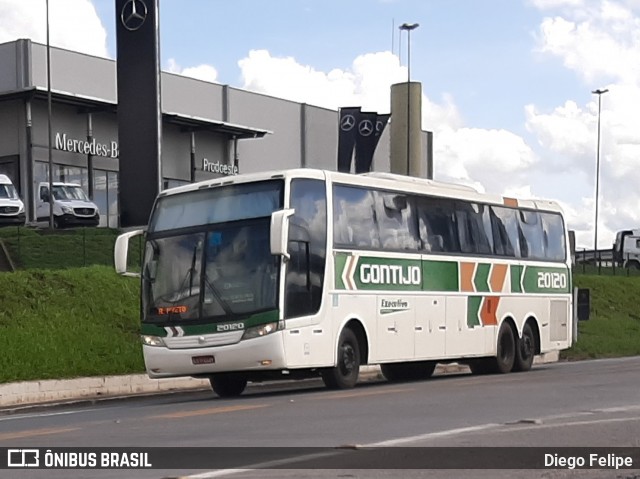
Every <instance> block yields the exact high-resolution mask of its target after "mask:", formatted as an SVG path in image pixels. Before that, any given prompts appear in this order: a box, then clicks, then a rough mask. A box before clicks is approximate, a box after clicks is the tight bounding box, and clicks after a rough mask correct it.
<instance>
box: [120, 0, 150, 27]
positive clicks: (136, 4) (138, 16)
mask: <svg viewBox="0 0 640 479" xmlns="http://www.w3.org/2000/svg"><path fill="white" fill-rule="evenodd" d="M147 13H148V12H147V6H146V5H145V3H144V2H143V1H142V0H129V1H128V2H127V3H125V4H124V7H122V12H120V21H121V22H122V25H123V26H124V28H126V29H127V30H129V31H130V32H133V31H135V30H137V29H138V28H140V27H141V26H142V24H143V23H144V21H145V20H146V18H147Z"/></svg>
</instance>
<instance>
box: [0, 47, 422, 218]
mask: <svg viewBox="0 0 640 479" xmlns="http://www.w3.org/2000/svg"><path fill="white" fill-rule="evenodd" d="M46 50H47V49H46V47H45V45H42V44H38V43H35V42H32V41H31V40H17V41H14V42H9V43H4V44H0V65H2V67H0V125H1V128H0V174H6V175H8V176H9V177H10V178H11V179H12V181H13V183H14V185H15V186H16V189H17V190H18V192H19V194H20V196H21V197H22V199H23V201H24V203H25V207H26V212H27V221H28V222H32V221H35V216H36V215H35V211H36V202H37V190H38V184H39V183H41V182H46V181H49V158H50V155H51V161H52V164H53V180H54V181H66V182H72V183H78V184H80V185H82V187H83V189H84V190H85V192H87V193H88V194H89V195H90V197H91V198H92V199H93V201H94V202H95V203H96V204H97V206H98V208H99V210H100V225H101V226H108V227H114V228H115V227H118V226H119V224H120V223H119V207H118V191H119V190H118V185H119V158H118V149H119V148H118V123H117V103H118V100H117V89H116V62H115V61H114V60H110V59H106V58H100V57H95V56H90V55H86V54H82V53H78V52H73V51H69V50H64V49H59V48H51V50H50V58H51V62H50V75H51V91H52V103H51V150H50V149H49V121H48V117H49V115H48V89H47V51H46ZM141 88H143V86H141ZM349 106H353V105H349ZM161 108H162V144H161V173H162V187H163V188H169V187H173V186H178V185H182V184H187V183H190V182H194V181H201V180H205V179H211V178H216V177H220V176H225V175H235V174H238V173H251V172H258V171H267V170H276V169H284V168H296V167H308V168H322V169H329V170H336V169H337V164H336V155H337V147H338V112H337V111H335V110H330V109H326V108H320V107H317V106H312V105H308V104H305V103H296V102H292V101H288V100H283V99H280V98H274V97H271V96H267V95H263V94H258V93H254V92H250V91H246V90H241V89H238V88H233V87H230V86H228V85H221V84H216V83H210V82H205V81H201V80H196V79H193V78H188V77H184V76H181V75H176V74H172V73H167V72H162V73H161ZM389 131H390V128H386V129H385V130H384V132H383V134H382V136H381V137H380V141H379V144H378V147H377V149H376V152H375V155H374V158H373V165H372V170H374V171H389V170H390V160H389V157H390V134H389ZM422 134H424V136H425V138H426V137H427V136H426V132H422ZM426 143H427V142H426V140H423V142H422V144H423V145H426ZM424 149H425V151H422V152H421V156H422V158H426V147H424ZM139 181H141V182H144V181H154V179H153V178H151V177H150V178H146V179H145V178H139Z"/></svg>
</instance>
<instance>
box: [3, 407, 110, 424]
mask: <svg viewBox="0 0 640 479" xmlns="http://www.w3.org/2000/svg"><path fill="white" fill-rule="evenodd" d="M93 411H98V409H97V408H95V409H83V410H82V411H63V412H47V413H37V414H20V415H12V416H7V417H0V421H16V420H19V419H33V418H38V417H49V416H65V415H69V414H81V413H84V412H93Z"/></svg>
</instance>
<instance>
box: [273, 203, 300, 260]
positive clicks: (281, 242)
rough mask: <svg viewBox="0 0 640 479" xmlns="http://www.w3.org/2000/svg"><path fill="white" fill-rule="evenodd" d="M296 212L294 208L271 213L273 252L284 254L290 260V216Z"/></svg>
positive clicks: (278, 254) (279, 254) (274, 253)
mask: <svg viewBox="0 0 640 479" xmlns="http://www.w3.org/2000/svg"><path fill="white" fill-rule="evenodd" d="M293 213H295V210H294V209H291V208H289V209H286V210H280V211H274V212H273V213H272V214H271V229H270V236H269V243H270V248H271V254H273V255H277V256H283V257H284V259H285V261H288V260H289V258H290V256H289V253H288V251H287V249H288V248H287V247H288V244H289V237H288V236H289V217H290V216H291V215H293Z"/></svg>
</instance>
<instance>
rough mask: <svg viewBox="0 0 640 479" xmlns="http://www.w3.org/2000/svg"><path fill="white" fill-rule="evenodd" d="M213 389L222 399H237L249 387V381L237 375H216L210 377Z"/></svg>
mask: <svg viewBox="0 0 640 479" xmlns="http://www.w3.org/2000/svg"><path fill="white" fill-rule="evenodd" d="M209 383H210V384H211V389H213V392H214V393H216V394H217V395H218V396H220V397H221V398H231V397H237V396H240V394H242V392H243V391H244V388H246V387H247V380H246V379H245V378H244V377H242V376H238V375H236V374H214V375H213V376H211V377H209Z"/></svg>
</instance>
